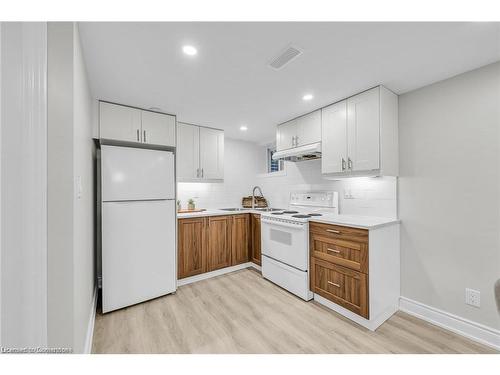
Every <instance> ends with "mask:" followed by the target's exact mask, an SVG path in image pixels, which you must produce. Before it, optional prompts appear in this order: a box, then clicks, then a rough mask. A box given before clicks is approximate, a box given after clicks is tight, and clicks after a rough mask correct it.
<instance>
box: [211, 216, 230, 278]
mask: <svg viewBox="0 0 500 375" xmlns="http://www.w3.org/2000/svg"><path fill="white" fill-rule="evenodd" d="M207 220H208V271H215V270H218V269H219V268H224V267H229V266H230V265H231V221H232V217H231V216H211V217H208V218H207Z"/></svg>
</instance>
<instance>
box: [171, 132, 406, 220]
mask: <svg viewBox="0 0 500 375" xmlns="http://www.w3.org/2000/svg"><path fill="white" fill-rule="evenodd" d="M265 163H266V150H265V148H264V147H262V146H259V145H256V144H254V143H250V142H244V141H239V140H233V139H227V138H226V140H225V155H224V182H221V183H178V188H177V196H178V199H180V200H181V203H182V207H184V208H185V207H186V206H187V200H188V199H190V198H193V199H194V200H195V202H196V206H197V207H199V208H223V207H239V206H241V198H242V197H243V196H246V195H251V193H252V188H253V186H255V185H258V186H260V187H261V188H262V191H263V193H264V196H265V197H266V198H267V199H268V202H269V204H270V205H271V206H273V207H280V208H286V207H287V206H288V199H289V197H290V193H291V192H294V191H321V190H323V191H324V190H327V191H337V192H338V193H339V210H340V213H342V214H350V215H365V216H382V217H397V178H395V177H356V178H346V179H342V180H327V179H325V178H323V177H322V175H321V160H310V161H304V162H299V163H291V162H285V173H284V175H281V176H267V175H263V174H261V173H262V171H264V170H265Z"/></svg>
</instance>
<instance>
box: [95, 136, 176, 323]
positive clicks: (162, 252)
mask: <svg viewBox="0 0 500 375" xmlns="http://www.w3.org/2000/svg"><path fill="white" fill-rule="evenodd" d="M101 202H102V203H101V261H102V264H101V267H102V311H103V312H104V313H106V312H109V311H112V310H116V309H120V308H122V307H126V306H130V305H133V304H136V303H139V302H143V301H146V300H149V299H152V298H155V297H159V296H162V295H165V294H168V293H172V292H174V291H175V290H176V284H177V280H176V279H177V275H176V203H175V172H174V154H173V153H172V152H170V151H163V150H151V149H141V148H132V147H121V146H109V145H102V146H101Z"/></svg>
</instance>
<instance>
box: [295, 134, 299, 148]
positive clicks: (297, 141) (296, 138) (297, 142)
mask: <svg viewBox="0 0 500 375" xmlns="http://www.w3.org/2000/svg"><path fill="white" fill-rule="evenodd" d="M298 145H299V136H298V135H296V136H295V147H297V146H298Z"/></svg>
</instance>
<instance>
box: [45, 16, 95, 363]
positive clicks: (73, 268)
mask: <svg viewBox="0 0 500 375" xmlns="http://www.w3.org/2000/svg"><path fill="white" fill-rule="evenodd" d="M48 41H49V44H48V45H49V48H48V67H49V69H48V83H49V85H48V95H49V106H48V124H49V134H48V135H49V136H48V146H49V148H48V172H49V173H48V197H49V201H48V203H49V204H48V223H49V226H48V236H49V237H48V239H49V254H48V268H49V278H48V343H49V346H52V347H70V348H72V349H73V351H74V352H76V353H80V352H83V350H84V347H85V340H86V337H87V328H88V325H89V316H91V307H92V303H93V296H94V288H95V273H94V272H95V271H94V268H95V266H94V207H95V203H94V171H93V153H94V146H93V141H92V138H91V137H92V131H93V113H92V111H93V100H92V97H91V95H90V91H89V87H88V82H87V74H86V68H85V64H84V61H83V57H82V51H81V46H80V39H79V34H78V28H77V26H76V25H75V24H74V23H71V22H65V23H52V22H50V23H49V24H48ZM78 177H80V178H81V197H80V198H78V197H77V194H76V192H77V181H78Z"/></svg>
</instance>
